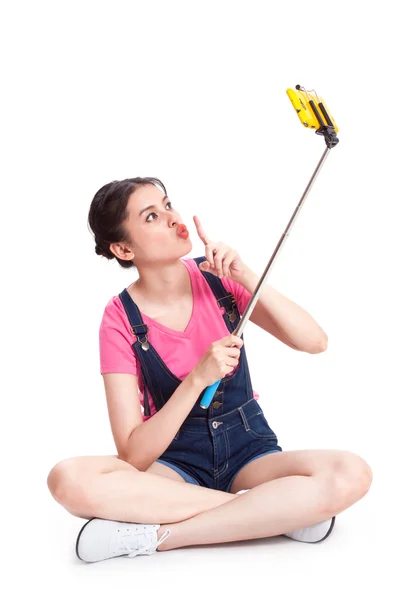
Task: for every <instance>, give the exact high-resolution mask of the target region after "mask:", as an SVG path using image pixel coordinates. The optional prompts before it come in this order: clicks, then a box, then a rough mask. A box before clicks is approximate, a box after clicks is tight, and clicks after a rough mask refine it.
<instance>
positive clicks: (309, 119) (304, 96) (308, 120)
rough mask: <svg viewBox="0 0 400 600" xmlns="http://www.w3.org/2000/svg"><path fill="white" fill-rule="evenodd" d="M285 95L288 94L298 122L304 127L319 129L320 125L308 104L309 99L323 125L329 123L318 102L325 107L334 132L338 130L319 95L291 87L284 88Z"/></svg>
mask: <svg viewBox="0 0 400 600" xmlns="http://www.w3.org/2000/svg"><path fill="white" fill-rule="evenodd" d="M286 93H287V95H288V96H289V99H290V102H291V103H292V105H293V108H294V109H295V111H296V113H297V116H298V117H299V119H300V122H301V124H302V125H304V127H309V128H310V129H319V128H320V127H321V125H320V123H319V121H318V119H317V117H316V115H315V113H314V111H313V109H312V108H311V106H310V102H309V101H310V100H312V101H313V102H314V104H315V107H316V109H317V110H318V113H319V115H320V117H321V119H322V122H323V124H324V125H329V123H327V121H326V119H325V116H324V114H323V112H322V110H321V107H320V106H319V104H320V103H322V105H323V107H324V108H325V110H326V112H327V114H328V116H329V118H330V120H331V121H332V125H333V127H334V129H335V131H336V133H337V132H338V131H339V129H338V126H337V125H336V123H335V120H334V118H333V117H332V115H331V113H330V112H329V109H328V107H327V105H326V102H325V100H324V99H323V98H322V97H321V96H318V98H317V97H316V96H315V95H314V94H312V93H311V92H307V93H306V92H303V91H302V90H297V89H296V90H293V89H292V88H288V89H287V90H286Z"/></svg>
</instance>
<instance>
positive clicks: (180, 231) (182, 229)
mask: <svg viewBox="0 0 400 600" xmlns="http://www.w3.org/2000/svg"><path fill="white" fill-rule="evenodd" d="M176 233H177V235H179V237H182V238H184V239H185V240H186V239H187V238H188V237H189V232H188V230H187V228H186V225H184V224H183V223H180V224H179V225H178V227H177V229H176Z"/></svg>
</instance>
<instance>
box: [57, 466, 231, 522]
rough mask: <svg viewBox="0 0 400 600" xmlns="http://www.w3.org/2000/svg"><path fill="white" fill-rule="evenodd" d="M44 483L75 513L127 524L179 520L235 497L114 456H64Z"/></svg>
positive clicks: (65, 506)
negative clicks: (162, 474)
mask: <svg viewBox="0 0 400 600" xmlns="http://www.w3.org/2000/svg"><path fill="white" fill-rule="evenodd" d="M175 475H176V473H175ZM47 484H48V487H49V489H50V492H51V493H52V495H53V497H54V498H55V499H56V500H57V502H59V503H60V504H61V505H62V506H64V508H66V510H68V512H70V513H71V514H73V515H75V516H78V517H82V518H87V519H90V518H92V517H98V518H100V519H109V520H113V521H127V522H131V523H157V524H159V523H174V522H178V521H183V520H185V519H189V518H190V517H193V516H195V515H197V514H199V513H201V512H203V511H205V510H209V509H210V508H214V507H216V506H220V505H221V504H225V503H226V502H230V501H232V500H234V499H235V498H237V496H236V495H234V494H229V493H227V492H220V491H218V490H212V489H208V488H204V487H200V486H197V485H193V484H190V483H186V482H185V481H183V479H182V480H181V481H176V480H174V479H171V478H168V477H164V476H161V475H156V474H154V473H147V472H142V471H138V470H137V469H136V468H135V467H133V466H132V465H130V464H128V463H127V462H125V461H123V460H120V459H119V458H117V457H115V456H78V457H74V458H68V459H65V460H63V461H61V462H60V463H57V464H56V465H55V466H54V467H53V469H52V470H51V471H50V473H49V475H48V478H47Z"/></svg>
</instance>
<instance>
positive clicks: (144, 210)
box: [139, 196, 168, 217]
mask: <svg viewBox="0 0 400 600" xmlns="http://www.w3.org/2000/svg"><path fill="white" fill-rule="evenodd" d="M167 198H168V196H164V198H163V199H162V202H164V200H166V199H167ZM149 208H157V206H155V204H152V205H151V206H146V208H144V209H143V210H141V211H140V213H139V217H140V216H142V214H143V213H144V212H146V210H149Z"/></svg>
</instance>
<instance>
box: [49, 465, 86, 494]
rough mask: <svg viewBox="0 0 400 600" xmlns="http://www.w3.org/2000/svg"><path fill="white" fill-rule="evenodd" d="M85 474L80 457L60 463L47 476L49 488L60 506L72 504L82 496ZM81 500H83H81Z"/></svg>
mask: <svg viewBox="0 0 400 600" xmlns="http://www.w3.org/2000/svg"><path fill="white" fill-rule="evenodd" d="M82 480H83V473H82V469H81V465H80V459H79V457H76V458H66V459H64V460H61V461H60V462H58V463H57V464H56V465H54V467H53V468H52V469H51V471H50V473H49V474H48V476H47V487H48V488H49V490H50V492H51V494H52V496H53V497H54V498H55V499H56V500H57V502H59V503H60V504H63V505H66V504H70V503H71V501H72V500H76V499H77V496H82V492H83V481H82ZM79 499H80V500H81V498H79Z"/></svg>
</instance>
